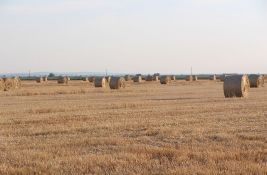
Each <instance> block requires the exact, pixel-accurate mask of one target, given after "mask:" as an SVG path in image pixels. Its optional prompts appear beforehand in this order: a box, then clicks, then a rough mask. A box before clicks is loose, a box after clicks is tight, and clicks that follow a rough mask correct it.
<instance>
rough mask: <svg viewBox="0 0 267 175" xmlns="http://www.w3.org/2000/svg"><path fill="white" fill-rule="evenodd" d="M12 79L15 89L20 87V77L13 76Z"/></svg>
mask: <svg viewBox="0 0 267 175" xmlns="http://www.w3.org/2000/svg"><path fill="white" fill-rule="evenodd" d="M13 80H14V85H15V88H16V89H18V88H20V87H21V80H20V78H19V77H14V78H13Z"/></svg>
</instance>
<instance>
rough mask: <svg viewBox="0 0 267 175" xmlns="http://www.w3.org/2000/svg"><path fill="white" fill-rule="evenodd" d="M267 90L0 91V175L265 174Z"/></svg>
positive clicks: (189, 86)
mask: <svg viewBox="0 0 267 175" xmlns="http://www.w3.org/2000/svg"><path fill="white" fill-rule="evenodd" d="M266 91H267V88H266V87H265V88H260V89H252V90H251V91H250V98H248V99H225V98H224V95H223V86H222V83H220V82H213V81H198V82H185V81H177V82H173V83H171V84H170V85H167V86H161V85H160V84H159V83H156V82H149V83H143V84H134V83H132V86H130V87H128V88H126V89H122V90H108V89H96V88H94V87H93V86H92V84H89V83H88V82H74V81H73V82H71V83H70V84H69V85H67V86H61V85H58V84H57V83H56V82H49V83H48V84H45V85H42V86H41V85H40V86H39V85H36V84H35V83H34V82H23V87H22V88H21V89H19V90H16V91H12V92H0V98H1V101H0V109H1V111H0V151H1V154H0V174H203V175H204V174H205V175H206V174H262V175H264V174H267V165H266V164H267V112H266V111H267V93H266Z"/></svg>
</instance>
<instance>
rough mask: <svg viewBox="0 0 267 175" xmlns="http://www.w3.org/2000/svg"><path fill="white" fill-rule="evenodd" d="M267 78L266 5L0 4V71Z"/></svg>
mask: <svg viewBox="0 0 267 175" xmlns="http://www.w3.org/2000/svg"><path fill="white" fill-rule="evenodd" d="M191 66H192V67H193V70H194V73H222V72H244V73H250V72H254V73H267V3H266V0H0V72H1V73H7V72H28V70H31V71H32V72H40V71H51V72H53V71H56V72H60V71H63V72H66V71H72V72H81V71H86V72H94V71H97V72H104V71H105V69H106V68H107V69H108V71H110V72H118V73H119V72H132V73H135V72H142V73H154V72H161V73H189V72H190V67H191Z"/></svg>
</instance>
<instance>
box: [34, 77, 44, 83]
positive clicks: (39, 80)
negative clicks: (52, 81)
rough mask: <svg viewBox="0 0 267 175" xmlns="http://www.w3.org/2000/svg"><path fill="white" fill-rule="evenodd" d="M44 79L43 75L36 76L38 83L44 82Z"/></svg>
mask: <svg viewBox="0 0 267 175" xmlns="http://www.w3.org/2000/svg"><path fill="white" fill-rule="evenodd" d="M43 81H44V79H43V77H38V78H36V82H37V83H43Z"/></svg>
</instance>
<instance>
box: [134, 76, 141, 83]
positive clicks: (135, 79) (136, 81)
mask: <svg viewBox="0 0 267 175" xmlns="http://www.w3.org/2000/svg"><path fill="white" fill-rule="evenodd" d="M133 81H134V82H135V83H141V82H142V76H141V75H138V76H135V77H134V78H133Z"/></svg>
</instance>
